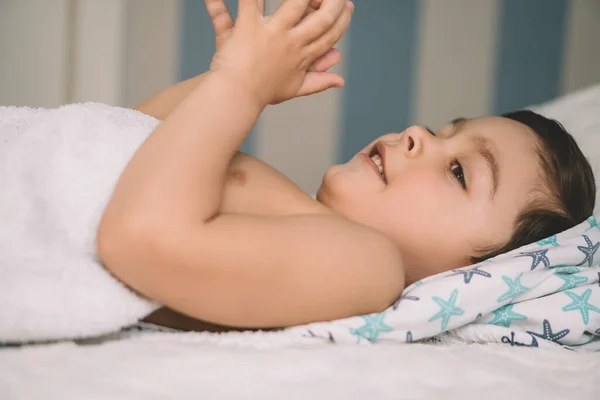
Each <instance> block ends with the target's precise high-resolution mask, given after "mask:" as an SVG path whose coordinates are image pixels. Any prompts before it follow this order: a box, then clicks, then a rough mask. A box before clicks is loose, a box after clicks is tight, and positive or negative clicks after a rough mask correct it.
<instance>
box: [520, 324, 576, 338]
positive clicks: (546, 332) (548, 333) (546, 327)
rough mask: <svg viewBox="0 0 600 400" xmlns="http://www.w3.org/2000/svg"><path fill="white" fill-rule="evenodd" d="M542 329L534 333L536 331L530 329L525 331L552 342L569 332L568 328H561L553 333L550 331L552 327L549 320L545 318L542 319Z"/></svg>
mask: <svg viewBox="0 0 600 400" xmlns="http://www.w3.org/2000/svg"><path fill="white" fill-rule="evenodd" d="M543 327H544V328H543V329H544V333H543V334H542V333H536V332H531V331H527V333H529V334H530V335H533V336H537V337H539V338H541V339H545V340H550V341H552V342H554V343H558V341H559V340H560V339H562V338H564V337H565V336H567V335H568V334H569V332H571V330H570V329H563V330H562V331H559V332H556V333H553V332H552V327H551V326H550V321H548V320H547V319H545V320H544V322H543Z"/></svg>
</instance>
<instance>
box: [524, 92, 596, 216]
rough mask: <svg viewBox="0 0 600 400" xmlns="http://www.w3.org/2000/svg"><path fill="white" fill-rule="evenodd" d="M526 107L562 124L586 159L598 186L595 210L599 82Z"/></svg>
mask: <svg viewBox="0 0 600 400" xmlns="http://www.w3.org/2000/svg"><path fill="white" fill-rule="evenodd" d="M529 108H530V109H531V110H532V111H535V112H537V113H539V114H542V115H544V116H546V117H548V118H553V119H556V120H558V121H559V122H560V123H561V124H563V126H564V127H565V128H566V129H567V130H568V131H569V133H571V135H573V137H574V138H575V140H576V141H577V143H578V144H579V147H580V148H581V150H582V151H583V154H585V156H586V157H587V158H588V160H589V161H590V164H591V166H592V169H593V170H594V175H595V177H596V188H597V189H598V191H597V192H596V208H595V213H596V214H597V213H598V211H599V208H598V202H599V200H598V198H599V197H600V84H597V85H594V86H591V87H588V88H585V89H582V90H578V91H576V92H573V93H570V94H567V95H566V96H563V97H559V98H558V99H556V100H552V101H550V102H547V103H544V104H540V105H537V106H532V107H529Z"/></svg>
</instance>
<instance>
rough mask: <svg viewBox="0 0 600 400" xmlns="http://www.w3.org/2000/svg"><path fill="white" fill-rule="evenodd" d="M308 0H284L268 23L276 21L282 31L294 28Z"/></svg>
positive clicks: (302, 14)
mask: <svg viewBox="0 0 600 400" xmlns="http://www.w3.org/2000/svg"><path fill="white" fill-rule="evenodd" d="M309 3H310V0H284V1H283V4H281V6H280V7H279V8H278V9H277V11H275V14H273V16H272V17H271V18H269V21H276V22H277V24H278V25H280V26H282V27H283V28H284V29H289V28H291V27H293V26H295V25H296V24H297V23H298V22H299V21H300V20H301V19H302V17H303V16H304V14H305V12H306V10H307V8H308V4H309Z"/></svg>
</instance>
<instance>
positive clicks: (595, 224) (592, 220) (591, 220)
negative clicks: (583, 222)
mask: <svg viewBox="0 0 600 400" xmlns="http://www.w3.org/2000/svg"><path fill="white" fill-rule="evenodd" d="M587 222H589V224H590V227H589V228H588V231H589V230H590V229H592V228H598V230H599V231H600V226H599V225H598V220H597V219H596V217H594V216H591V217H589V218H588V220H587Z"/></svg>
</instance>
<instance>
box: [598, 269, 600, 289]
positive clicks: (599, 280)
mask: <svg viewBox="0 0 600 400" xmlns="http://www.w3.org/2000/svg"><path fill="white" fill-rule="evenodd" d="M598 286H600V272H598Z"/></svg>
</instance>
